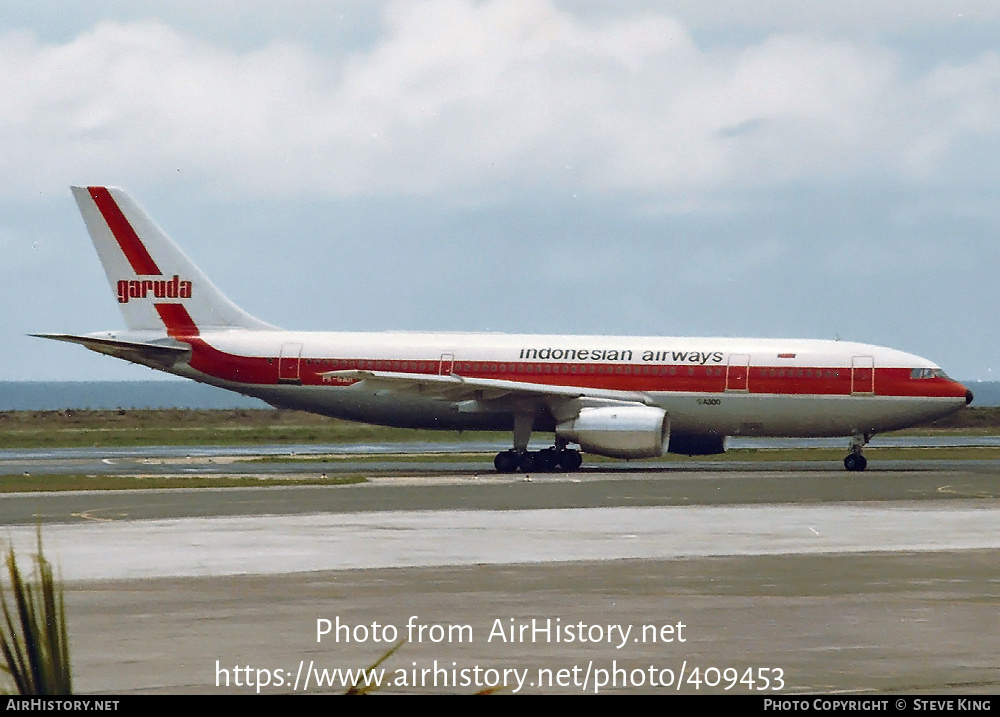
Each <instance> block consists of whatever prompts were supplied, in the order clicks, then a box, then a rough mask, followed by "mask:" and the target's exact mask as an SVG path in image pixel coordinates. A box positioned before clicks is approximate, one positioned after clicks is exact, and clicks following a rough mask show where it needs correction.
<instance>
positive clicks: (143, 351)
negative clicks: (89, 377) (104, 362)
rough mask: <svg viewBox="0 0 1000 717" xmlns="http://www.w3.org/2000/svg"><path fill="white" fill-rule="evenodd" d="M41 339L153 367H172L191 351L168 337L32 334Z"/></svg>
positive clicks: (186, 346)
mask: <svg viewBox="0 0 1000 717" xmlns="http://www.w3.org/2000/svg"><path fill="white" fill-rule="evenodd" d="M31 335H32V336H35V337H37V338H40V339H52V340H53V341H66V342H68V343H71V344H80V345H81V346H86V347H87V348H88V349H90V350H91V351H96V352H97V353H99V354H107V355H108V356H114V357H116V358H121V359H125V360H126V361H131V362H133V363H138V364H142V365H144V366H150V367H151V368H170V367H172V366H173V365H174V364H176V363H177V362H178V361H182V360H184V359H186V358H187V357H188V356H189V355H190V353H191V347H190V346H189V345H187V344H182V343H180V342H176V341H174V340H173V339H168V340H166V341H169V343H166V342H164V343H157V342H150V343H143V342H138V341H122V340H120V339H110V338H102V337H99V336H77V335H75V334H31Z"/></svg>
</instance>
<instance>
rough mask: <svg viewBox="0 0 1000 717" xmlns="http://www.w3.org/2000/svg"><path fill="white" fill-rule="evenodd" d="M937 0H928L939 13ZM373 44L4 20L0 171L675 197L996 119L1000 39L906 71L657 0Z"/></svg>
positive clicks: (910, 149)
mask: <svg viewBox="0 0 1000 717" xmlns="http://www.w3.org/2000/svg"><path fill="white" fill-rule="evenodd" d="M934 11H937V10H934ZM384 19H385V28H384V32H383V34H382V35H381V36H380V37H378V38H377V40H376V41H375V42H374V43H373V44H372V45H371V46H370V47H367V48H365V49H352V50H349V51H344V52H341V51H338V50H337V49H331V50H329V52H324V53H321V52H318V51H316V50H315V49H311V48H309V47H308V46H306V45H300V44H293V43H290V42H277V41H274V42H271V43H269V44H266V45H263V46H261V47H259V48H257V49H253V50H239V49H232V48H226V47H221V46H219V45H216V44H212V43H210V42H208V41H206V40H202V39H197V38H195V37H194V36H192V35H189V34H186V33H185V32H182V31H180V30H178V29H175V28H173V27H171V26H169V25H167V24H164V23H160V22H154V21H147V22H129V23H122V22H103V23H100V24H97V25H95V26H94V27H92V28H91V29H90V30H88V31H86V32H84V33H82V34H80V35H79V36H77V37H76V38H74V39H73V40H71V41H69V42H65V43H62V44H53V43H48V44H46V43H42V42H40V41H38V40H37V39H36V38H34V37H33V36H30V35H27V34H23V33H15V32H8V33H6V34H4V35H2V36H0V68H2V69H3V71H2V72H0V96H2V97H4V102H3V103H2V104H0V143H2V145H3V146H4V148H5V150H4V152H3V153H2V154H0V182H2V185H3V186H4V187H6V188H7V190H6V191H7V192H8V193H10V194H12V195H13V196H22V197H23V196H30V195H33V194H36V193H38V192H43V193H45V194H51V193H52V192H57V191H58V192H62V191H64V189H63V188H64V187H65V185H66V184H67V183H70V182H81V181H84V182H88V181H96V182H114V183H119V184H128V185H130V186H142V185H149V184H157V183H161V182H164V181H168V180H167V177H168V176H169V175H172V174H174V173H175V172H176V171H181V172H182V173H184V176H185V177H187V178H189V180H190V181H193V182H198V183H200V184H203V185H207V186H209V187H213V188H215V189H217V190H218V191H221V192H225V193H227V194H249V195H251V196H265V195H266V196H272V195H275V194H301V193H309V194H318V195H324V196H350V195H375V194H384V193H390V194H391V193H402V194H436V195H441V196H454V197H458V198H470V197H476V196H483V195H493V194H497V193H501V194H502V193H504V192H507V191H517V192H520V191H525V190H532V189H545V190H551V191H556V192H560V193H573V192H582V193H617V192H623V191H624V192H632V193H638V194H640V195H643V196H646V197H669V196H672V195H676V194H678V193H681V194H685V193H690V192H698V191H702V190H711V191H718V190H725V189H727V188H732V187H734V186H741V185H750V184H752V185H754V186H760V185H766V184H768V183H780V182H785V181H788V180H790V179H796V178H813V177H822V176H828V175H851V174H853V173H860V174H864V173H866V172H874V171H878V172H890V173H898V174H899V175H900V176H902V177H905V178H907V179H911V178H913V177H917V178H921V177H926V176H928V175H929V173H931V172H932V171H933V170H934V168H936V167H937V166H939V165H940V164H941V163H942V162H946V161H948V158H949V152H950V151H951V149H952V148H953V147H955V146H956V145H959V144H961V143H962V142H963V141H966V140H967V139H968V138H969V137H970V136H972V137H978V136H982V135H990V136H993V137H995V136H996V133H997V127H1000V101H998V100H997V97H998V96H1000V93H997V91H996V90H997V86H998V78H1000V62H998V60H997V56H996V55H995V54H989V55H987V56H984V57H982V58H980V59H979V60H977V61H975V62H972V63H969V64H967V65H963V66H955V67H939V68H935V69H934V70H932V71H931V72H929V73H927V74H925V75H924V76H922V77H918V78H916V79H915V80H907V79H903V78H901V76H900V73H899V72H898V69H897V66H898V58H897V57H896V56H895V55H894V54H893V52H891V51H890V50H887V49H884V48H880V47H878V46H876V45H872V44H870V43H866V42H860V41H854V40H846V39H839V40H830V39H825V38H823V37H820V36H817V35H814V34H802V33H785V34H771V35H769V36H767V37H766V38H764V39H763V40H760V41H755V42H753V43H751V44H745V45H744V46H741V47H728V48H723V49H705V48H702V47H699V46H698V44H697V43H696V42H695V41H694V40H693V39H692V35H691V34H690V32H689V28H688V27H686V26H685V25H683V24H682V23H681V22H679V21H678V20H676V19H674V18H672V17H669V16H667V15H664V14H660V13H655V12H652V11H649V12H645V13H636V14H632V15H628V16H624V17H605V16H601V18H600V22H599V23H598V22H595V21H594V17H589V16H587V15H577V14H574V13H572V12H570V11H567V10H563V9H560V8H558V7H556V6H555V5H552V4H550V3H547V2H525V1H522V0H493V1H492V2H486V3H472V2H468V1H466V0H434V1H432V2H427V3H421V4H414V3H401V4H393V5H388V6H386V8H385V18H384Z"/></svg>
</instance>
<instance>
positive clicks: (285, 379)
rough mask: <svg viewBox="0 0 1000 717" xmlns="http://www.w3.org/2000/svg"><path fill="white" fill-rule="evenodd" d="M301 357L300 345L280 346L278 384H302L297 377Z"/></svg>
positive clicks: (300, 379)
mask: <svg viewBox="0 0 1000 717" xmlns="http://www.w3.org/2000/svg"><path fill="white" fill-rule="evenodd" d="M301 357H302V344H282V345H281V353H280V354H279V355H278V383H302V378H301V377H300V375H299V362H300V360H301Z"/></svg>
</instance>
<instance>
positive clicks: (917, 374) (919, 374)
mask: <svg viewBox="0 0 1000 717" xmlns="http://www.w3.org/2000/svg"><path fill="white" fill-rule="evenodd" d="M910 378H918V379H919V378H948V375H947V374H946V373H945V372H944V371H942V370H941V369H939V368H914V369H910Z"/></svg>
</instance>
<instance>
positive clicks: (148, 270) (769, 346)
mask: <svg viewBox="0 0 1000 717" xmlns="http://www.w3.org/2000/svg"><path fill="white" fill-rule="evenodd" d="M72 191H73V195H74V197H75V199H76V202H77V204H78V206H79V209H80V212H81V214H82V215H83V219H84V222H85V224H86V226H87V230H88V232H89V233H90V237H91V239H92V240H93V243H94V246H95V248H96V249H97V253H98V256H99V257H100V260H101V263H102V264H103V266H104V270H105V273H106V274H107V277H108V281H109V282H110V284H111V289H112V294H113V296H114V297H115V299H116V301H117V303H118V307H119V309H121V312H122V314H123V316H124V319H125V323H126V325H127V326H128V329H127V330H126V331H103V332H95V333H90V334H86V335H75V334H33V336H37V337H40V338H47V339H55V340H58V341H68V342H71V343H76V344H81V345H83V346H85V347H86V348H88V349H91V350H92V351H96V352H98V353H102V354H107V355H109V356H114V357H116V358H120V359H124V360H126V361H131V362H133V363H137V364H141V365H143V366H148V367H150V368H153V369H156V370H159V371H165V372H167V373H171V374H175V375H178V376H183V377H185V378H189V379H193V380H195V381H200V382H202V383H206V384H210V385H212V386H218V387H219V388H224V389H227V390H230V391H236V392H238V393H242V394H245V395H248V396H254V397H256V398H259V399H263V400H264V401H266V402H267V403H269V404H271V405H272V406H275V407H280V408H293V409H299V410H304V411H311V412H314V413H319V414H323V415H326V416H331V417H336V418H342V419H348V420H351V421H362V422H366V423H374V424H381V425H388V426H400V427H411V428H435V429H447V430H492V431H506V432H511V433H512V434H513V445H512V447H511V448H510V449H509V450H505V451H501V452H500V453H498V454H497V455H496V458H495V459H494V461H493V463H494V467H495V468H496V470H497V471H498V472H500V473H514V472H516V471H518V470H520V471H523V472H526V473H527V472H532V471H552V470H559V469H561V470H564V471H575V470H577V469H578V468H580V465H581V463H582V456H581V452H586V453H592V454H596V455H601V456H610V457H614V458H623V459H641V458H653V457H657V456H661V455H664V454H665V453H667V452H671V453H680V454H686V455H713V454H718V453H722V452H723V451H724V450H725V440H726V437H727V436H773V437H820V436H849V437H850V444H849V453H848V455H847V457H846V458H845V459H844V468H845V469H847V470H849V471H862V470H865V468H866V467H867V463H868V462H867V460H866V458H865V456H864V455H863V448H864V446H865V445H866V444H867V443H868V442H869V440H870V439H871V437H872V436H873V435H874V434H876V433H881V432H884V431H891V430H896V429H900V428H906V427H908V426H913V425H916V424H920V423H924V422H927V421H930V420H933V419H936V418H940V417H943V416H946V415H948V414H950V413H953V412H955V411H958V410H960V409H961V408H962V407H964V406H966V405H968V404H969V403H971V402H972V398H973V396H972V392H971V391H969V390H967V389H966V388H965V386H963V385H961V384H960V383H958V382H956V381H954V380H952V379H951V378H949V377H948V376H947V375H946V374H945V373H944V372H943V371H942V370H941V368H940V367H938V366H937V365H935V364H934V363H932V362H930V361H928V360H926V359H923V358H920V357H918V356H914V355H912V354H909V353H904V352H902V351H897V350H894V349H890V348H885V347H881V346H873V345H869V344H862V343H852V342H848V341H839V340H837V341H832V340H818V339H781V338H775V339H759V338H676V337H674V338H671V337H649V336H560V335H522V334H496V333H416V332H378V333H360V332H356V333H345V332H340V333H334V332H305V331H284V330H282V329H279V328H277V327H276V326H272V325H271V324H268V323H265V322H264V321H261V320H260V319H257V318H255V317H254V316H251V315H250V314H248V313H247V312H245V311H244V310H243V309H241V308H239V307H238V306H236V305H235V304H234V303H233V302H231V301H230V300H229V299H228V298H226V296H225V295H223V294H222V292H220V291H219V289H217V288H216V287H215V286H214V285H213V284H212V282H210V281H209V280H208V278H207V277H206V276H205V274H203V273H202V272H201V271H200V270H199V269H198V268H197V267H196V266H195V265H194V264H193V263H192V262H191V261H190V260H189V259H188V258H187V257H186V256H185V255H184V254H183V253H182V252H181V250H180V249H179V248H178V247H177V245H175V244H174V242H173V241H172V240H171V239H170V238H169V237H168V236H167V235H166V234H165V233H164V232H163V231H162V230H161V229H160V228H159V227H158V226H157V225H156V224H154V222H153V221H152V219H150V217H149V216H148V215H147V214H146V213H145V212H144V211H143V210H142V209H141V208H140V207H139V205H138V204H136V203H135V202H134V201H133V200H132V199H131V197H129V195H128V194H126V193H125V192H124V191H123V190H122V189H117V188H111V187H103V186H89V187H73V188H72ZM532 432H546V433H552V434H554V437H555V438H554V442H553V445H552V446H551V447H549V448H545V449H543V450H537V451H532V450H529V449H528V442H529V439H530V437H531V434H532ZM573 445H576V446H579V448H574V447H572V446H573Z"/></svg>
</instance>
